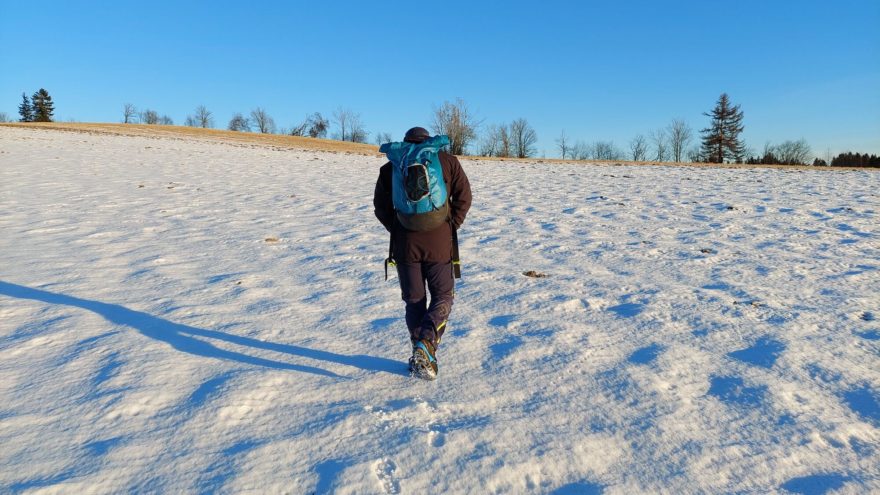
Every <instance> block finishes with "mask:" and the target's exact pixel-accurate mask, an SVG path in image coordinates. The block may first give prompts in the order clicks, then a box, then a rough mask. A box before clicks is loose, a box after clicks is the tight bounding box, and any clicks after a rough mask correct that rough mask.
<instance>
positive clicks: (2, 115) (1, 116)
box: [0, 112, 12, 123]
mask: <svg viewBox="0 0 880 495" xmlns="http://www.w3.org/2000/svg"><path fill="white" fill-rule="evenodd" d="M0 122H4V123H5V122H12V121H11V120H9V115H7V114H6V112H0Z"/></svg>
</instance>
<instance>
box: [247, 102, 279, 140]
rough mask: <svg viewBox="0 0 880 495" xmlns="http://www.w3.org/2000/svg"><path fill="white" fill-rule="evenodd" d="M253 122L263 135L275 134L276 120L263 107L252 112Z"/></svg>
mask: <svg viewBox="0 0 880 495" xmlns="http://www.w3.org/2000/svg"><path fill="white" fill-rule="evenodd" d="M251 122H253V123H254V125H255V126H257V130H259V131H260V132H261V133H262V134H271V133H273V132H275V120H274V119H273V118H272V117H271V116H269V113H268V112H266V110H264V109H263V108H261V107H257V108H255V109H253V110H251Z"/></svg>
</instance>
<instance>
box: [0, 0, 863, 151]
mask: <svg viewBox="0 0 880 495" xmlns="http://www.w3.org/2000/svg"><path fill="white" fill-rule="evenodd" d="M41 87H43V88H46V89H47V90H48V91H49V93H50V94H51V95H52V97H53V99H54V100H55V102H56V118H57V120H69V119H74V120H77V121H83V122H118V121H120V120H121V118H122V115H121V109H122V106H123V104H124V103H126V102H130V103H133V104H135V105H136V106H137V107H138V108H139V109H144V108H150V109H154V110H157V111H158V112H159V113H160V114H167V115H169V116H171V117H172V118H173V119H174V121H175V122H176V123H178V124H181V123H183V121H184V119H185V117H186V115H187V114H189V113H192V112H193V109H194V108H195V107H196V106H197V105H199V104H204V105H206V106H207V107H208V108H209V109H210V110H211V111H213V113H214V115H215V118H216V121H217V127H221V128H225V126H226V124H227V123H228V121H229V119H230V117H231V116H232V114H233V113H235V112H242V113H243V114H247V113H248V112H249V111H250V110H251V109H253V108H255V107H257V106H261V107H263V108H265V109H266V110H268V112H269V113H270V115H272V117H273V118H274V119H275V121H276V123H277V125H278V126H279V127H291V126H292V125H293V124H294V123H296V122H299V121H301V120H302V119H303V118H304V117H305V116H306V114H308V113H311V112H315V111H320V112H322V113H323V114H324V115H330V114H331V113H332V112H333V110H334V109H336V108H338V107H346V108H350V109H351V110H354V111H355V112H358V113H360V114H361V118H362V120H363V123H364V124H365V127H366V129H367V131H369V132H370V133H371V136H370V141H372V140H373V138H374V136H375V133H376V132H390V133H391V134H392V136H393V137H394V138H395V139H398V138H401V137H402V134H403V132H404V131H405V130H406V129H407V128H408V127H410V126H413V125H423V126H427V125H428V123H429V122H430V116H431V113H432V108H434V107H436V106H438V105H440V104H441V103H443V102H444V101H446V100H450V101H451V100H454V99H455V98H458V97H460V98H463V99H464V100H465V101H466V103H467V104H468V105H469V107H470V108H471V110H472V111H473V112H474V113H476V114H477V116H478V117H479V118H480V119H481V120H482V121H483V122H484V123H485V124H493V123H504V122H509V121H511V120H513V119H515V118H518V117H524V118H526V119H528V121H529V122H530V123H531V124H532V126H533V127H534V128H535V129H536V130H537V132H538V136H539V146H538V147H539V150H540V151H539V154H541V153H542V152H543V153H546V155H547V156H556V155H557V153H558V151H557V149H556V145H555V139H556V138H557V137H558V136H559V134H560V132H561V131H562V130H563V129H564V130H565V131H566V134H567V135H568V136H570V137H571V138H573V139H580V140H583V141H585V142H593V141H599V140H602V141H613V142H614V143H615V145H617V146H618V147H620V148H622V149H626V148H627V147H628V143H629V141H630V140H631V139H632V137H633V136H634V135H636V134H637V133H643V134H648V133H649V132H651V131H652V130H654V129H657V128H660V127H664V126H666V125H667V124H668V123H669V122H670V121H671V120H672V119H674V118H680V119H684V120H685V121H686V122H688V123H689V124H690V126H691V127H693V128H694V129H695V130H699V129H700V128H703V127H705V126H706V125H707V124H708V118H707V117H704V116H703V115H702V113H703V112H706V111H709V110H710V109H711V108H712V107H713V105H714V103H715V101H716V100H717V98H718V96H719V95H720V94H721V93H722V92H726V93H728V94H729V95H730V97H731V99H732V101H733V102H734V103H738V104H740V105H741V106H742V109H743V111H744V113H745V126H746V130H745V132H744V134H743V137H744V138H745V140H746V142H747V144H748V145H749V146H751V147H752V148H754V149H755V150H756V151H759V150H761V149H762V148H763V146H764V143H765V142H766V141H771V142H774V143H778V142H781V141H784V140H786V139H799V138H805V139H807V141H808V142H809V143H810V145H811V146H812V148H813V151H814V154H816V155H818V156H824V154H825V152H826V150H828V149H829V148H830V150H831V151H832V152H833V153H837V152H839V151H845V150H852V151H862V152H871V153H878V154H880V1H877V0H858V1H850V0H837V1H829V0H823V1H813V0H806V1H767V0H764V1H753V0H738V1H734V2H721V1H713V0H699V1H697V0H693V1H663V2H661V1H620V2H606V1H601V2H598V1H597V2H588V1H569V2H563V1H553V0H544V1H538V2H535V1H532V2H526V1H506V2H500V1H499V2H479V1H474V0H471V1H467V2H459V1H445V2H415V1H410V2H362V1H351V2H350V1H309V2H299V1H287V2H282V1H277V2H269V1H265V2H259V1H254V2H243V1H240V0H239V1H235V2H228V1H223V0H214V1H210V2H208V1H184V0H179V1H174V2H172V1H149V2H143V1H139V2H132V1H126V0H116V1H101V2H98V1H45V2H37V3H34V2H25V1H11V0H0V111H2V112H6V113H7V114H8V115H9V116H10V117H14V118H17V116H18V113H17V108H18V104H19V102H20V101H21V93H22V92H26V93H27V94H28V95H30V94H32V93H33V92H34V91H36V90H37V89H39V88H41Z"/></svg>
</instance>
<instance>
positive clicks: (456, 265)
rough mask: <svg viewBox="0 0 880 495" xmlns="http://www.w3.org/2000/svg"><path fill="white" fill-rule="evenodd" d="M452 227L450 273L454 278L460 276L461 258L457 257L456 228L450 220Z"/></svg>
mask: <svg viewBox="0 0 880 495" xmlns="http://www.w3.org/2000/svg"><path fill="white" fill-rule="evenodd" d="M449 226H450V227H452V274H453V276H454V277H455V278H461V260H460V259H458V230H457V229H456V228H455V226H454V225H452V223H451V222H450V224H449Z"/></svg>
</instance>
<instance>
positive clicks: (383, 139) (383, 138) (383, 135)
mask: <svg viewBox="0 0 880 495" xmlns="http://www.w3.org/2000/svg"><path fill="white" fill-rule="evenodd" d="M393 140H394V139H393V138H392V137H391V133H390V132H377V133H376V144H378V145H380V146H381V145H383V144H385V143H390V142H391V141H393Z"/></svg>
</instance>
